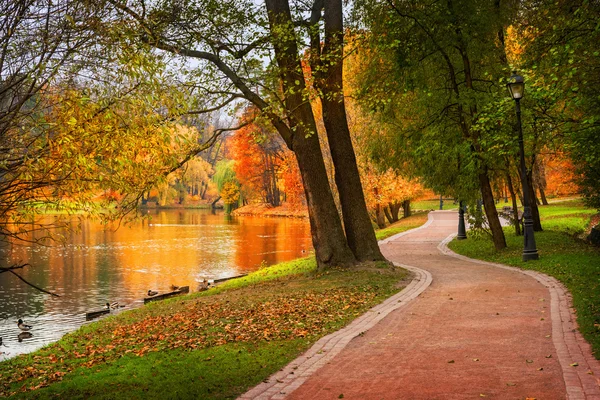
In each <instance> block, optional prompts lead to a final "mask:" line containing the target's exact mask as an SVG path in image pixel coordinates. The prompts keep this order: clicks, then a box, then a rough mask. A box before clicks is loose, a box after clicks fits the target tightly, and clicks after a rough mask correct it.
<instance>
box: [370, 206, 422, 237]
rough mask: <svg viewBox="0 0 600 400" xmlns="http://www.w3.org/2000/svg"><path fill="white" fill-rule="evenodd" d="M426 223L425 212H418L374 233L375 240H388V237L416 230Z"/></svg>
mask: <svg viewBox="0 0 600 400" xmlns="http://www.w3.org/2000/svg"><path fill="white" fill-rule="evenodd" d="M425 222H427V212H419V213H415V214H413V215H411V216H410V217H408V218H402V219H400V221H398V222H394V223H393V224H391V225H389V226H387V227H385V228H383V229H378V230H377V231H375V236H377V240H383V239H386V238H389V237H390V236H394V235H395V234H397V233H401V232H405V231H407V230H409V229H414V228H418V227H419V226H421V225H423V224H424V223H425Z"/></svg>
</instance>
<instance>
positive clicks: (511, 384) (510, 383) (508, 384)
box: [506, 382, 517, 386]
mask: <svg viewBox="0 0 600 400" xmlns="http://www.w3.org/2000/svg"><path fill="white" fill-rule="evenodd" d="M506 386H517V384H516V383H512V382H508V383H507V384H506Z"/></svg>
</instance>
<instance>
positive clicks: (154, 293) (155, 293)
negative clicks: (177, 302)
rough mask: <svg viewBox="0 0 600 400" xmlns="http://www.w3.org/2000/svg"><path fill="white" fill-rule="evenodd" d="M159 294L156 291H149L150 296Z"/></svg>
mask: <svg viewBox="0 0 600 400" xmlns="http://www.w3.org/2000/svg"><path fill="white" fill-rule="evenodd" d="M157 294H158V292H156V291H154V290H148V296H149V297H152V296H156V295H157Z"/></svg>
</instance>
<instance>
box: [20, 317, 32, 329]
mask: <svg viewBox="0 0 600 400" xmlns="http://www.w3.org/2000/svg"><path fill="white" fill-rule="evenodd" d="M17 326H18V327H19V329H20V330H22V331H28V330H30V329H31V328H32V326H31V325H27V324H25V323H23V320H22V319H20V318H19V320H18V321H17Z"/></svg>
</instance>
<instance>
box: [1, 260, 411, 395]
mask: <svg viewBox="0 0 600 400" xmlns="http://www.w3.org/2000/svg"><path fill="white" fill-rule="evenodd" d="M406 278H407V275H406V271H404V270H400V269H391V268H390V267H389V266H388V264H387V263H369V264H362V265H360V266H357V267H356V268H353V269H340V268H333V269H331V270H328V271H325V272H319V271H317V270H316V263H315V261H314V259H300V260H295V261H291V262H286V263H282V264H279V265H277V266H273V267H269V268H264V269H261V270H259V271H257V272H255V273H252V274H250V275H248V276H246V277H244V278H240V279H237V280H232V281H228V282H225V283H224V284H223V285H221V286H219V287H217V288H215V289H211V290H209V291H206V292H201V293H195V294H192V295H190V296H186V297H181V298H176V299H169V300H165V301H162V302H156V303H152V304H149V305H147V306H144V307H142V308H140V309H136V310H132V311H129V312H124V313H121V314H118V315H115V316H111V317H108V318H106V319H103V320H101V321H98V322H97V323H94V324H91V325H86V326H84V327H81V328H80V329H79V330H77V331H75V332H73V333H70V334H68V335H65V336H64V337H63V338H62V339H61V340H60V341H58V342H56V343H53V344H51V345H49V346H47V347H45V348H43V349H41V350H39V351H37V352H34V353H32V354H27V355H21V356H17V357H15V358H13V359H10V360H8V361H5V362H2V363H0V397H3V396H13V397H14V398H34V399H37V398H40V399H47V398H56V397H58V398H73V399H78V398H82V399H83V398H85V399H87V398H98V399H104V398H106V399H115V398H117V399H118V398H127V399H135V398H139V399H143V398H148V397H152V398H202V399H229V398H236V397H237V396H238V395H240V394H241V393H243V392H244V391H245V390H247V389H248V388H250V387H252V386H254V385H256V384H257V383H259V382H261V381H262V380H263V379H266V378H267V377H268V376H270V375H271V374H272V373H274V372H276V371H278V370H279V369H280V368H281V367H282V366H283V365H285V364H287V363H288V362H290V361H291V360H293V359H294V358H295V357H297V356H298V355H299V354H300V353H302V352H303V351H305V350H306V349H307V348H308V347H310V345H312V344H313V343H314V342H316V341H317V340H318V339H319V338H321V337H322V336H324V335H326V334H328V333H331V332H333V331H336V330H338V329H340V328H341V327H343V326H345V325H346V324H348V323H349V322H350V321H352V320H353V319H354V318H356V317H357V316H358V315H360V314H362V313H364V312H365V311H366V310H368V309H369V308H371V307H372V306H374V305H375V304H378V303H380V302H381V301H383V300H384V299H386V298H388V297H389V296H391V295H392V294H394V293H396V292H398V291H399V290H400V289H401V288H402V287H403V285H404V283H406V282H405V281H406ZM399 282H400V283H399Z"/></svg>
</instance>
